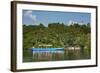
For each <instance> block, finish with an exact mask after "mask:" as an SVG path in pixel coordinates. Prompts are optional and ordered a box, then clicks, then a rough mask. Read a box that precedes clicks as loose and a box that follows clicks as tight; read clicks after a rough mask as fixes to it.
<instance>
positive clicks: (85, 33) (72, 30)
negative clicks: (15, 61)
mask: <svg viewBox="0 0 100 73" xmlns="http://www.w3.org/2000/svg"><path fill="white" fill-rule="evenodd" d="M90 34H91V27H90V23H88V24H84V25H79V24H73V25H69V26H67V25H65V24H63V23H49V24H48V26H44V24H42V23H40V24H39V25H27V26H26V25H23V48H25V49H28V48H31V47H32V46H34V47H38V45H39V44H52V45H53V47H64V46H66V45H74V44H83V45H84V46H87V47H90Z"/></svg>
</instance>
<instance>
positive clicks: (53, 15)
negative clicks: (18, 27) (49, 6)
mask: <svg viewBox="0 0 100 73" xmlns="http://www.w3.org/2000/svg"><path fill="white" fill-rule="evenodd" d="M22 15H23V16H22V20H23V24H24V25H39V24H40V23H42V24H44V25H45V26H48V24H49V23H58V22H59V23H64V24H65V25H68V24H70V23H71V22H77V23H90V22H91V14H90V13H82V12H61V11H39V10H23V14H22Z"/></svg>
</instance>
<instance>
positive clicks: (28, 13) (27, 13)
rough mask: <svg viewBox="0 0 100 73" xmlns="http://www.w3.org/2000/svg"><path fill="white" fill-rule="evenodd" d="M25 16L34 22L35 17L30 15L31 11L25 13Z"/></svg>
mask: <svg viewBox="0 0 100 73" xmlns="http://www.w3.org/2000/svg"><path fill="white" fill-rule="evenodd" d="M25 16H28V17H29V18H31V19H32V20H33V22H35V21H36V15H34V14H32V10H28V11H26V12H25Z"/></svg>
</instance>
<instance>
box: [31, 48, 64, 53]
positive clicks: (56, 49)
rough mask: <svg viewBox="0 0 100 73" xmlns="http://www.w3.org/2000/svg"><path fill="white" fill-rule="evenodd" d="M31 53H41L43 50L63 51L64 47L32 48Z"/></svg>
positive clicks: (51, 51)
mask: <svg viewBox="0 0 100 73" xmlns="http://www.w3.org/2000/svg"><path fill="white" fill-rule="evenodd" d="M32 52H33V53H43V52H48V53H49V52H50V53H54V52H64V48H32Z"/></svg>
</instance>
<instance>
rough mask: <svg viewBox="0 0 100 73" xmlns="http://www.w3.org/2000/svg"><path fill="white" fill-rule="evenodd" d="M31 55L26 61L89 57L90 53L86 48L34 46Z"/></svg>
mask: <svg viewBox="0 0 100 73" xmlns="http://www.w3.org/2000/svg"><path fill="white" fill-rule="evenodd" d="M30 53H31V54H30V57H27V58H24V62H39V61H58V60H78V59H89V58H90V55H87V54H86V53H85V50H80V49H70V50H68V49H65V48H48V49H45V48H42V49H40V48H34V49H31V51H30Z"/></svg>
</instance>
